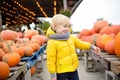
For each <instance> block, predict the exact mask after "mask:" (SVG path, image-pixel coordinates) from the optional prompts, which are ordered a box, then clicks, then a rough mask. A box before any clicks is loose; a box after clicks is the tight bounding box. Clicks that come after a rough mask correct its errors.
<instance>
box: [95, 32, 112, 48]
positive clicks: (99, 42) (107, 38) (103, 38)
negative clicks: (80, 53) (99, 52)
mask: <svg viewBox="0 0 120 80" xmlns="http://www.w3.org/2000/svg"><path fill="white" fill-rule="evenodd" d="M111 39H112V37H111V36H110V35H108V34H102V35H100V36H99V37H98V38H97V41H96V45H97V46H98V47H99V48H101V49H104V47H105V44H106V43H107V42H108V41H110V40H111Z"/></svg>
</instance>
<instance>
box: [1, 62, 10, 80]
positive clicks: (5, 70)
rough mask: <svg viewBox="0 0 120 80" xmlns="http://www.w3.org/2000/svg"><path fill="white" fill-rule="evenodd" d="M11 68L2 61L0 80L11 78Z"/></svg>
mask: <svg viewBox="0 0 120 80" xmlns="http://www.w3.org/2000/svg"><path fill="white" fill-rule="evenodd" d="M9 73H10V67H9V65H8V64H7V63H5V62H2V61H0V80H5V79H7V77H8V76H9Z"/></svg>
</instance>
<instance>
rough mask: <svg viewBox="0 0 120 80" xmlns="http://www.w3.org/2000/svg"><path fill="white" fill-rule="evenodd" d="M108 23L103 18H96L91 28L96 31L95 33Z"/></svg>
mask: <svg viewBox="0 0 120 80" xmlns="http://www.w3.org/2000/svg"><path fill="white" fill-rule="evenodd" d="M108 25H109V24H108V22H107V21H105V20H98V21H96V22H95V23H94V26H93V28H94V29H95V31H96V32H97V33H99V32H100V30H101V29H102V28H104V27H105V26H108Z"/></svg>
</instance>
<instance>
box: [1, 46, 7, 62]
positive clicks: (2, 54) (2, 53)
mask: <svg viewBox="0 0 120 80" xmlns="http://www.w3.org/2000/svg"><path fill="white" fill-rule="evenodd" d="M5 54H6V53H5V52H4V51H3V49H1V48H0V61H2V57H3V56H4V55H5Z"/></svg>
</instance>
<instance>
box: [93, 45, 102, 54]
mask: <svg viewBox="0 0 120 80" xmlns="http://www.w3.org/2000/svg"><path fill="white" fill-rule="evenodd" d="M93 50H94V51H95V53H96V54H98V55H99V54H100V52H101V50H100V48H99V47H96V46H93Z"/></svg>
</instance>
